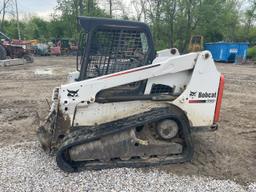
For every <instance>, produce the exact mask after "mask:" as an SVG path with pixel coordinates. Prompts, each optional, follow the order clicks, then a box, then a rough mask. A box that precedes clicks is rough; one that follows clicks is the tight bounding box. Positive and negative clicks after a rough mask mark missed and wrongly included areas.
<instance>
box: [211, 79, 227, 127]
mask: <svg viewBox="0 0 256 192" xmlns="http://www.w3.org/2000/svg"><path fill="white" fill-rule="evenodd" d="M224 82H225V79H224V75H221V76H220V83H219V91H218V98H217V102H216V107H215V112H214V119H213V122H214V123H216V122H218V121H219V118H220V108H221V103H222V96H223V91H224Z"/></svg>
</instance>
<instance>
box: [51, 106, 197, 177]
mask: <svg viewBox="0 0 256 192" xmlns="http://www.w3.org/2000/svg"><path fill="white" fill-rule="evenodd" d="M166 118H172V119H174V120H176V121H177V122H178V124H179V125H180V127H181V129H182V134H183V137H184V141H185V145H184V146H185V147H184V150H183V153H182V154H179V155H172V156H167V157H166V158H164V159H160V158H157V157H156V158H153V157H152V158H149V159H147V160H143V159H140V158H138V159H130V160H125V161H124V160H120V159H114V160H111V161H109V162H100V161H85V162H74V161H72V160H69V159H67V158H66V157H67V156H66V154H67V153H68V150H69V149H70V148H72V147H74V146H77V145H80V144H85V143H88V142H91V141H93V140H96V139H99V138H101V137H103V136H106V135H109V134H113V133H117V132H121V131H124V130H127V129H130V128H134V127H137V126H142V125H144V124H146V123H153V122H156V121H160V120H163V119H166ZM73 129H74V128H73ZM192 156H193V146H192V141H191V136H190V126H189V121H188V119H187V117H186V115H185V114H184V113H183V111H181V110H180V109H179V108H177V107H175V106H172V105H171V106H170V107H168V108H157V109H152V110H150V111H147V112H144V113H141V114H138V115H134V116H130V117H127V118H124V119H121V120H117V121H113V122H110V123H105V124H101V125H99V126H96V127H91V128H88V127H87V128H84V127H76V128H75V129H74V131H73V132H71V133H70V134H69V135H67V136H66V137H65V138H64V140H63V143H62V145H61V147H60V148H59V150H58V151H57V154H56V161H57V164H58V166H59V167H60V168H61V169H62V170H64V171H66V172H78V171H82V170H92V169H93V170H97V169H106V168H115V167H146V166H153V165H164V164H170V163H182V162H186V161H190V160H191V159H192Z"/></svg>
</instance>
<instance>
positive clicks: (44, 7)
mask: <svg viewBox="0 0 256 192" xmlns="http://www.w3.org/2000/svg"><path fill="white" fill-rule="evenodd" d="M3 1H4V0H0V8H1V7H2V4H3ZM10 1H13V2H15V0H10ZM130 1H131V0H122V3H123V6H125V7H130V6H129V4H130ZM98 2H104V3H100V6H101V7H102V8H103V7H104V5H105V6H106V2H107V0H104V1H103V0H102V1H101V0H100V1H98ZM17 3H18V9H19V16H20V19H23V18H26V17H28V16H32V15H36V16H39V17H41V18H43V19H45V20H50V19H51V16H50V14H51V13H53V12H54V8H55V7H56V5H57V0H17ZM130 11H131V10H130Z"/></svg>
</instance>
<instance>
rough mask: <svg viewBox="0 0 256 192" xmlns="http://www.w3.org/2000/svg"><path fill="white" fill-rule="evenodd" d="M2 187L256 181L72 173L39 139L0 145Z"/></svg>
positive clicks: (176, 186) (233, 189)
mask: <svg viewBox="0 0 256 192" xmlns="http://www.w3.org/2000/svg"><path fill="white" fill-rule="evenodd" d="M0 154H1V156H0V191H8V192H9V191H10V192H12V191H13V192H16V191H44V192H48V191H49V192H52V191H157V192H159V191H180V192H186V191H187V192H197V191H216V192H217V191H218V192H244V191H249V192H255V191H256V185H255V184H248V185H247V186H242V185H239V184H237V183H235V182H233V181H230V180H216V179H213V178H206V177H196V176H177V175H173V174H167V173H165V172H163V171H156V170H149V171H147V172H146V173H145V172H144V171H143V170H141V169H127V168H122V169H110V170H103V171H85V172H81V173H75V174H74V173H73V174H68V173H64V172H62V171H60V170H59V168H58V167H57V165H56V163H55V161H54V159H53V158H50V157H49V156H48V155H46V154H45V153H44V152H43V151H42V150H41V148H40V147H39V144H38V143H37V142H27V143H21V144H16V145H11V146H8V147H3V148H1V149H0Z"/></svg>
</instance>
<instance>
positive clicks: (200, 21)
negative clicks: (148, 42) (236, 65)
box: [0, 0, 256, 52]
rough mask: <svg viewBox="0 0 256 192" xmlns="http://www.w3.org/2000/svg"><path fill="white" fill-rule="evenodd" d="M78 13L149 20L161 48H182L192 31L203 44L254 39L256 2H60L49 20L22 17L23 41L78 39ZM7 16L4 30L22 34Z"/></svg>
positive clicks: (156, 0)
mask: <svg viewBox="0 0 256 192" xmlns="http://www.w3.org/2000/svg"><path fill="white" fill-rule="evenodd" d="M6 1H8V0H6ZM6 1H5V2H6ZM5 6H6V5H5ZM0 13H1V14H2V16H3V9H2V10H0ZM79 15H83V16H95V17H109V18H118V19H130V20H137V21H142V22H146V23H147V24H148V25H149V26H150V28H151V31H152V33H153V37H154V42H155V46H156V48H157V49H162V48H166V47H178V48H179V49H180V50H181V51H182V52H184V51H186V49H187V47H188V44H189V40H190V37H191V35H202V36H204V39H205V42H216V41H248V42H250V44H251V45H254V44H255V42H256V27H255V20H256V0H243V1H242V0H129V1H126V0H57V6H56V8H55V11H54V13H53V14H52V15H51V19H50V20H49V21H46V20H44V19H42V18H39V17H36V16H32V17H30V18H29V19H24V20H21V21H19V24H20V28H21V36H22V39H39V40H42V41H47V40H49V39H50V38H61V37H68V38H73V39H75V40H77V39H78V37H79V31H80V28H79V26H78V25H77V16H79ZM3 17H4V16H3ZM3 17H2V20H1V23H0V27H1V29H0V30H1V31H3V32H5V33H6V34H7V35H9V36H10V37H12V38H18V33H17V22H16V20H15V18H14V17H13V19H8V20H7V19H4V18H3Z"/></svg>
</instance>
